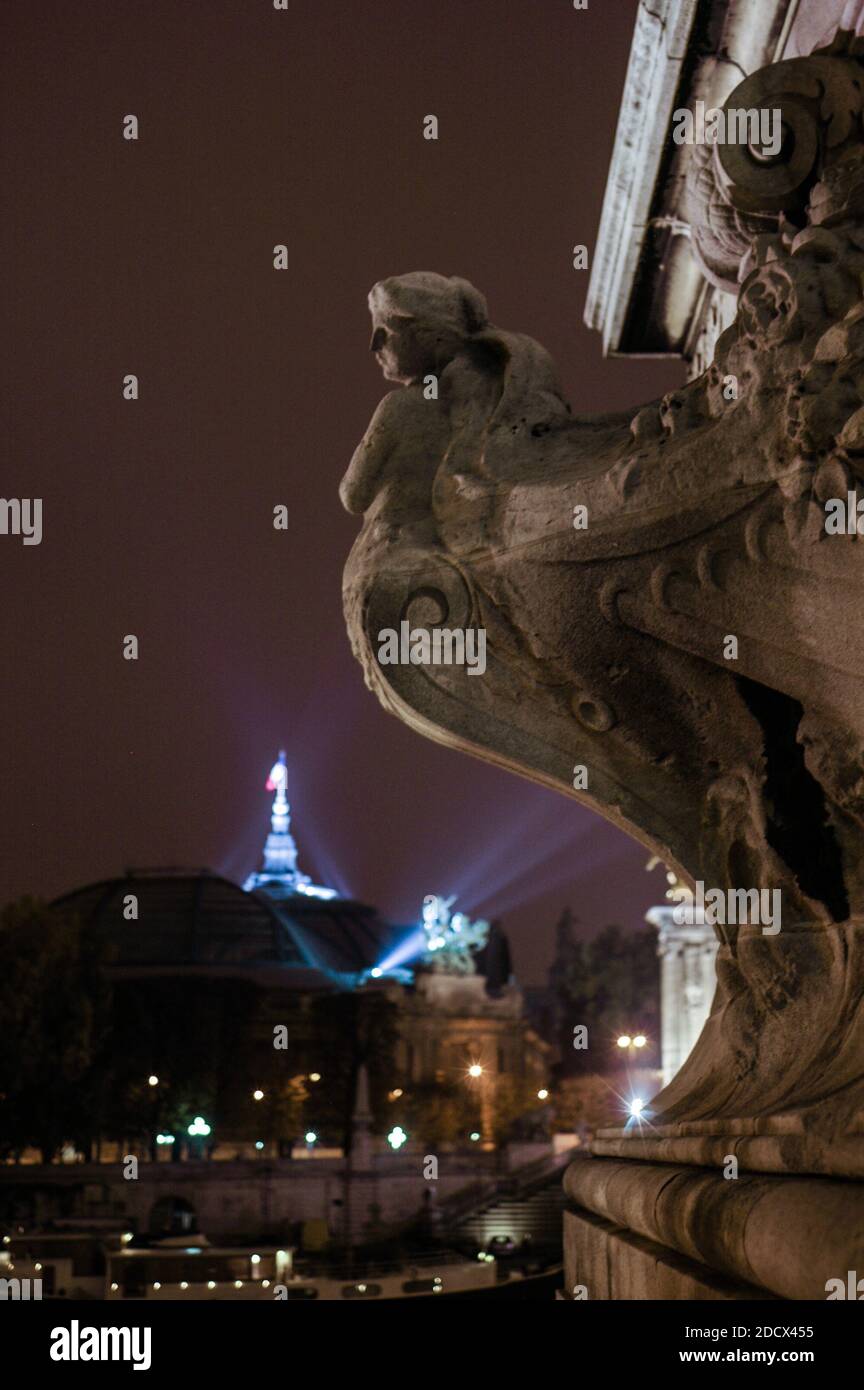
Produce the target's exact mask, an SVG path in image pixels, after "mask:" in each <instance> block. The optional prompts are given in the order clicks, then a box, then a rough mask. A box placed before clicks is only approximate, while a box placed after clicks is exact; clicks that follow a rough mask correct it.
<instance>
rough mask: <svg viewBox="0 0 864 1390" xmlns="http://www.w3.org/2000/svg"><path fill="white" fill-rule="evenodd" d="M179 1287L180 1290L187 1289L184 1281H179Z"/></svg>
mask: <svg viewBox="0 0 864 1390" xmlns="http://www.w3.org/2000/svg"><path fill="white" fill-rule="evenodd" d="M180 1287H181V1289H188V1287H189V1285H188V1284H187V1283H186V1280H185V1279H181V1280H180Z"/></svg>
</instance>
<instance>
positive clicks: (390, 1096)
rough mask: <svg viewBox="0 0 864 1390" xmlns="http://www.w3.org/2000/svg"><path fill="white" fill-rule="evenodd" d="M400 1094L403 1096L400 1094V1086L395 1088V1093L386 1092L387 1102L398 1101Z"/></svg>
mask: <svg viewBox="0 0 864 1390" xmlns="http://www.w3.org/2000/svg"><path fill="white" fill-rule="evenodd" d="M402 1094H403V1092H402V1087H401V1086H397V1087H396V1090H395V1091H388V1092H387V1099H388V1100H398V1099H399V1097H400V1096H401V1095H402Z"/></svg>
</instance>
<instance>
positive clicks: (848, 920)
mask: <svg viewBox="0 0 864 1390" xmlns="http://www.w3.org/2000/svg"><path fill="white" fill-rule="evenodd" d="M861 53H862V47H861V45H860V44H859V43H858V42H857V41H853V40H852V39H851V38H850V37H849V36H840V37H838V39H837V40H836V41H835V42H834V43H833V44H832V45H831V46H830V47H829V48H828V49H825V50H822V51H821V52H820V53H818V54H816V55H814V56H813V57H812V58H807V59H796V60H793V61H791V62H785V63H780V64H777V65H776V66H774V67H770V68H767V69H763V70H762V71H761V72H759V73H757V74H755V75H753V76H752V77H750V78H748V79H746V80H745V82H744V83H742V84H741V86H740V87H739V88H738V89H736V91H735V92H733V93H732V95H731V96H730V97H729V99H728V102H727V106H729V107H741V106H754V105H756V106H758V105H763V104H770V105H772V106H773V105H779V106H780V107H781V109H782V112H783V120H784V123H785V126H786V129H787V139H786V141H785V142H784V145H783V147H782V149H781V152H780V155H779V157H778V161H779V162H778V163H777V164H775V165H772V164H769V163H766V162H764V161H761V160H758V159H756V158H755V157H754V155H753V152H752V151H749V152H748V151H747V150H741V149H723V150H721V149H720V148H719V147H718V148H717V150H716V151H715V152H713V153H712V152H711V151H709V152H708V153H709V155H710V158H706V160H705V161H704V162H703V164H702V165H701V168H700V171H699V173H698V177H697V178H696V180H695V182H694V189H693V207H694V210H695V213H694V215H696V216H698V217H699V219H700V221H699V225H698V227H697V228H696V229H695V236H694V240H695V244H696V245H697V247H698V249H699V254H700V256H701V257H702V260H703V263H704V264H705V266H706V271H707V272H708V273H709V274H711V275H712V277H713V278H714V279H715V281H716V282H717V283H720V284H723V285H725V286H728V285H729V284H735V285H736V286H737V284H738V282H739V280H740V281H741V284H740V295H739V300H738V313H737V317H736V320H735V322H734V323H733V324H732V326H731V327H730V328H728V329H727V330H726V331H725V332H724V333H723V334H722V336H721V337H720V339H719V341H718V344H717V350H716V354H715V359H714V362H713V363H712V365H711V366H710V367H709V369H708V370H707V371H705V372H704V373H703V375H702V376H700V377H699V378H698V379H696V380H695V381H693V382H691V383H689V384H688V385H687V386H686V387H685V388H684V389H682V390H681V391H677V392H673V393H670V394H669V395H667V396H666V397H664V398H663V399H662V400H660V401H658V402H655V403H653V404H651V405H648V406H645V407H644V408H642V409H641V410H639V411H638V412H636V413H635V414H632V413H623V414H620V415H609V414H607V415H597V416H583V417H573V416H572V415H571V413H570V410H569V407H568V406H567V404H566V402H565V400H564V399H563V396H562V392H561V389H560V386H559V384H558V380H557V376H556V373H555V369H554V367H553V364H552V362H551V360H550V358H549V357H548V355H547V354H546V352H545V351H544V350H543V348H542V347H540V346H539V345H538V344H537V343H535V342H534V341H533V340H532V339H530V338H527V337H525V336H523V335H521V334H517V333H509V332H504V331H502V330H500V329H497V328H494V327H493V326H491V325H490V324H489V323H488V322H487V320H486V312H485V305H484V303H483V300H482V297H481V296H480V295H479V294H478V293H477V291H475V290H473V288H472V287H471V286H469V285H467V284H466V283H465V282H464V281H460V280H447V279H445V278H444V277H439V276H434V275H432V274H427V273H420V274H417V275H409V276H401V277H396V278H394V279H392V280H388V281H385V282H383V283H382V285H380V286H376V288H375V290H373V293H372V296H371V297H370V303H371V307H372V309H373V321H374V325H375V336H374V337H373V347H374V348H375V349H376V351H377V352H378V353H379V357H380V360H381V362H382V365H383V366H384V367H385V371H386V373H387V374H388V375H389V376H390V379H392V380H397V381H401V382H403V383H404V384H403V385H402V388H401V390H397V391H394V392H393V393H392V394H391V395H389V396H387V397H385V399H384V401H382V403H381V405H380V406H379V408H378V410H377V411H376V414H375V417H374V419H373V421H372V423H371V425H370V427H369V429H368V431H367V433H366V435H365V437H364V439H363V441H362V443H361V444H360V446H359V448H358V450H357V452H356V454H355V456H354V459H353V460H352V463H351V466H350V468H349V471H348V473H347V474H346V477H345V479H344V480H343V483H342V497H343V500H344V501H345V503H346V505H347V506H348V507H349V509H350V510H353V511H357V512H360V511H362V512H363V513H364V524H363V529H362V531H361V533H360V536H359V538H358V540H357V542H356V544H355V546H354V549H353V551H352V553H351V556H350V559H349V561H348V564H347V567H346V572H345V591H344V592H345V611H346V616H347V621H348V628H349V632H350V635H351V641H352V644H353V647H354V650H355V653H356V655H357V657H358V658H359V660H360V662H361V663H362V665H363V668H364V671H365V676H366V681H367V684H368V685H369V687H370V688H371V689H372V690H374V692H375V693H376V695H377V696H378V698H379V699H380V700H381V702H382V703H383V704H384V706H385V707H386V708H387V709H389V710H390V711H391V712H392V713H394V714H396V715H398V716H399V717H400V718H402V719H403V720H405V721H406V722H407V723H408V724H410V725H412V726H413V727H414V728H416V729H418V730H419V731H420V732H422V733H425V734H426V735H427V736H429V737H431V738H434V739H437V740H438V741H439V742H442V743H446V744H448V745H450V746H452V747H457V748H461V749H463V750H464V751H465V752H469V753H472V754H474V755H476V756H479V757H482V758H485V759H487V760H489V761H492V762H495V763H498V764H500V765H502V766H505V767H508V768H510V769H511V770H513V771H515V772H519V773H521V774H522V775H524V776H527V777H530V778H532V779H534V780H535V781H539V782H542V783H544V784H545V785H547V786H550V787H555V788H557V789H558V790H560V791H561V792H563V793H564V794H566V795H569V796H574V797H576V798H577V799H580V800H582V801H584V802H587V803H588V804H589V805H591V806H593V807H594V808H595V809H596V810H598V811H599V812H601V813H602V814H603V815H605V816H606V817H608V819H610V820H611V821H613V822H614V823H616V824H618V825H620V826H622V827H624V828H625V829H627V830H628V831H629V832H630V833H631V834H633V835H635V836H636V837H637V838H638V839H639V840H641V841H642V842H643V843H644V844H646V845H647V846H648V847H649V848H650V849H651V850H652V852H653V853H655V854H657V855H659V856H660V857H661V858H662V859H663V860H664V861H665V862H666V863H668V864H670V865H672V866H673V868H674V869H675V870H676V871H677V872H679V873H680V874H681V875H682V876H683V877H684V878H685V879H687V880H688V881H689V882H691V883H693V882H695V881H696V880H702V881H703V882H704V883H705V884H708V885H712V886H717V887H719V888H721V889H724V890H731V889H735V888H751V887H753V888H771V889H780V890H781V891H782V912H783V917H782V929H781V931H780V932H779V933H778V934H777V935H766V934H763V932H762V930H761V928H760V927H759V926H758V925H753V924H745V925H726V926H720V927H719V928H718V935H719V938H720V948H719V952H718V959H717V972H718V982H719V983H718V993H717V998H716V1000H715V1005H714V1009H713V1012H712V1015H711V1018H710V1020H709V1023H708V1025H707V1027H706V1030H705V1032H704V1033H703V1035H702V1038H701V1039H700V1042H699V1043H698V1044H697V1047H696V1048H695V1049H694V1052H693V1053H692V1054H691V1057H690V1058H689V1060H688V1062H687V1064H686V1065H685V1066H684V1067H683V1068H682V1070H681V1072H680V1073H679V1075H678V1076H677V1077H676V1078H675V1081H674V1082H673V1083H672V1085H671V1086H670V1087H668V1088H667V1089H666V1090H665V1091H664V1092H662V1093H661V1095H660V1096H659V1097H658V1098H657V1099H656V1101H655V1102H654V1105H653V1107H652V1109H653V1127H652V1129H651V1130H650V1131H646V1133H648V1134H649V1135H650V1137H644V1138H637V1137H634V1136H632V1135H630V1134H625V1133H624V1132H623V1131H622V1132H617V1133H616V1132H610V1133H608V1134H606V1135H605V1136H604V1137H603V1138H602V1139H601V1140H600V1141H599V1143H598V1144H597V1145H595V1152H607V1153H619V1154H625V1155H626V1156H628V1157H629V1156H632V1154H633V1153H634V1152H636V1151H638V1152H640V1153H644V1155H645V1156H646V1157H651V1156H652V1154H653V1151H652V1148H651V1146H652V1144H660V1145H662V1157H663V1158H665V1159H666V1160H669V1159H670V1158H673V1157H675V1156H676V1154H677V1155H678V1156H684V1155H685V1150H686V1161H688V1162H692V1161H697V1162H712V1163H713V1162H714V1161H715V1158H716V1155H715V1154H714V1148H712V1147H711V1146H712V1145H714V1147H716V1142H717V1141H716V1140H715V1139H712V1138H711V1137H710V1136H712V1135H713V1136H716V1135H718V1134H722V1135H723V1139H722V1143H723V1144H725V1145H726V1146H727V1150H726V1151H729V1149H728V1145H729V1144H730V1142H733V1141H734V1140H735V1137H736V1136H742V1137H743V1136H750V1137H751V1139H752V1136H754V1135H758V1136H762V1137H761V1138H760V1141H759V1143H758V1144H755V1141H754V1142H750V1141H749V1140H748V1141H747V1142H749V1143H750V1147H749V1148H748V1149H747V1153H748V1157H749V1160H750V1162H751V1163H752V1165H753V1166H755V1167H759V1168H761V1170H762V1171H765V1172H771V1171H783V1170H785V1171H798V1172H812V1173H839V1174H857V1175H859V1176H862V1175H864V1010H861V1009H860V1008H859V1004H860V1000H861V998H862V994H864V927H862V923H864V833H862V831H864V700H862V685H861V681H862V677H864V622H862V617H861V615H862V611H864V608H862V605H864V561H862V556H864V548H862V547H864V542H862V539H861V538H859V537H858V536H857V535H855V534H850V535H840V534H838V535H835V534H828V533H826V526H825V518H826V513H825V506H824V504H825V502H826V500H828V499H830V498H843V499H845V498H846V496H847V493H848V492H854V491H855V489H856V487H857V486H859V485H860V484H862V483H864V300H862V285H864V223H862V211H864V138H862V125H861V93H862V83H864V62H862V56H861ZM432 378H434V379H435V380H434V383H433V382H432ZM424 383H425V384H424ZM436 385H437V395H436V394H435V392H434V386H436ZM427 396H429V397H430V398H428V399H427ZM861 495H862V497H864V487H862V492H861ZM579 509H584V512H580V511H579ZM580 517H581V518H582V520H584V519H585V518H586V517H587V525H586V526H584V527H582V526H574V518H580ZM403 621H407V622H409V623H410V625H411V626H412V627H415V628H416V627H423V626H436V625H437V626H447V627H448V628H459V629H464V628H483V629H484V630H485V632H486V638H487V658H486V670H485V673H484V675H483V677H482V679H477V678H472V676H471V675H470V674H469V672H468V671H467V670H466V669H465V668H464V667H462V668H460V667H457V666H437V667H433V666H430V665H425V666H420V665H403V666H399V665H392V666H382V665H381V664H379V661H378V659H377V651H378V645H379V634H380V633H381V631H382V630H384V629H398V628H399V626H400V623H401V622H403ZM729 637H734V638H736V639H737V656H734V657H730V648H729V645H728V643H727V639H728V638H729ZM580 766H581V767H584V768H585V769H587V786H583V785H580V784H579V783H578V782H577V784H576V787H575V789H574V768H576V767H580ZM699 1136H702V1138H699ZM730 1136H731V1138H730ZM742 1142H744V1141H743V1138H742ZM699 1143H702V1144H703V1148H702V1149H701V1150H699V1149H698V1144H699ZM694 1144H695V1145H696V1147H695V1148H694ZM676 1145H678V1148H676ZM745 1147H746V1144H745ZM709 1150H710V1153H709ZM700 1152H701V1153H702V1155H703V1157H701V1158H700V1157H698V1153H700Z"/></svg>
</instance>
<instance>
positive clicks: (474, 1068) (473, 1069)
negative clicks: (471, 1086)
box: [468, 1062, 483, 1076]
mask: <svg viewBox="0 0 864 1390" xmlns="http://www.w3.org/2000/svg"><path fill="white" fill-rule="evenodd" d="M468 1075H469V1076H482V1075H483V1068H482V1067H481V1065H480V1063H479V1062H472V1063H471V1065H470V1067H469V1068H468Z"/></svg>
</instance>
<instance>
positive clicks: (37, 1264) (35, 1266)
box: [33, 1260, 42, 1269]
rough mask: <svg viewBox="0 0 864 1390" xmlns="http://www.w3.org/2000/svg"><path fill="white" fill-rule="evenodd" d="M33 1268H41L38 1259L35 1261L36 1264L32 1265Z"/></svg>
mask: <svg viewBox="0 0 864 1390" xmlns="http://www.w3.org/2000/svg"><path fill="white" fill-rule="evenodd" d="M33 1268H34V1269H41V1268H42V1266H41V1265H40V1264H39V1261H38V1260H37V1261H36V1264H35V1265H34V1266H33Z"/></svg>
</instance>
